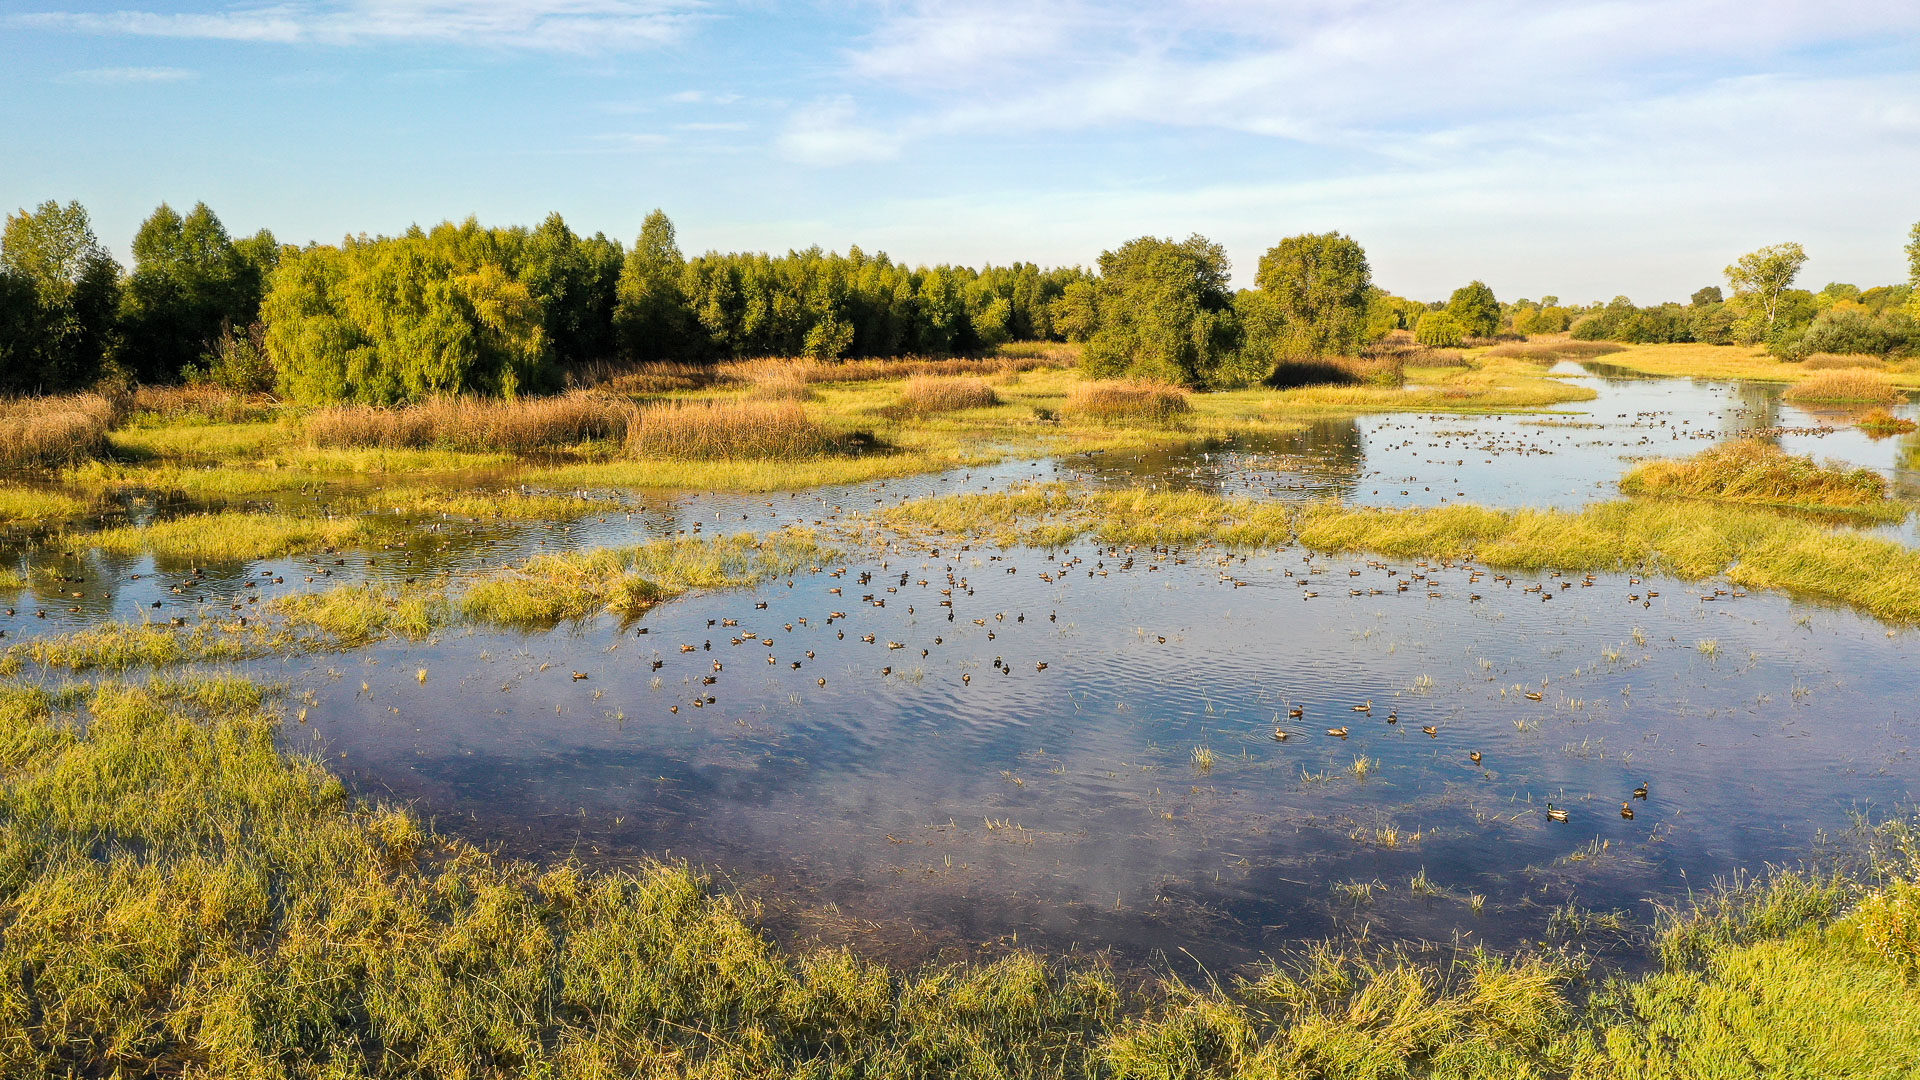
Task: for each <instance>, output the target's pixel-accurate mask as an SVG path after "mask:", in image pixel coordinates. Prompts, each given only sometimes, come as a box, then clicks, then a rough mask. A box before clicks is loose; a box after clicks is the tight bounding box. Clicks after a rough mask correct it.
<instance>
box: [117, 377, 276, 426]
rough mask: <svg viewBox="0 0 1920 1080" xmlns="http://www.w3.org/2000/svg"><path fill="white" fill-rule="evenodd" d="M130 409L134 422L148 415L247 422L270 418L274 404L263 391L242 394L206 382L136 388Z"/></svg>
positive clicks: (181, 418) (170, 419)
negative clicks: (261, 392)
mask: <svg viewBox="0 0 1920 1080" xmlns="http://www.w3.org/2000/svg"><path fill="white" fill-rule="evenodd" d="M130 407H131V410H132V413H133V415H134V418H135V420H136V421H137V420H138V419H140V418H141V417H149V418H152V419H155V420H164V421H183V420H186V421H200V422H204V423H221V424H250V423H256V422H258V421H261V420H266V419H270V418H271V417H272V416H273V415H274V413H275V411H276V410H277V408H278V405H277V403H276V402H275V401H274V400H273V399H272V398H271V397H268V396H267V395H265V394H249V393H242V392H240V391H237V390H228V389H226V388H225V387H220V386H213V385H211V384H207V383H190V384H187V385H184V386H140V387H135V388H134V391H133V399H132V404H131V406H130Z"/></svg>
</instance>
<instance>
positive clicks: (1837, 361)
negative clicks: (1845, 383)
mask: <svg viewBox="0 0 1920 1080" xmlns="http://www.w3.org/2000/svg"><path fill="white" fill-rule="evenodd" d="M1800 366H1801V367H1803V368H1806V369H1807V370H1808V371H1837V370H1843V369H1846V368H1864V369H1866V370H1868V371H1885V370H1886V369H1887V362H1886V361H1885V360H1883V359H1881V358H1880V357H1878V356H1860V355H1844V356H1843V355H1841V354H1839V353H1825V352H1817V353H1814V354H1813V355H1812V356H1809V357H1807V358H1806V359H1805V360H1802V361H1800Z"/></svg>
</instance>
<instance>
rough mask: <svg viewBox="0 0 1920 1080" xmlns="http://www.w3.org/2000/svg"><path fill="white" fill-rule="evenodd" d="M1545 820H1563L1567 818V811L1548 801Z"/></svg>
mask: <svg viewBox="0 0 1920 1080" xmlns="http://www.w3.org/2000/svg"><path fill="white" fill-rule="evenodd" d="M1547 820H1548V821H1559V822H1565V821H1566V820H1567V812H1566V811H1565V810H1562V809H1560V808H1559V807H1557V806H1555V805H1553V804H1552V803H1548V804H1547Z"/></svg>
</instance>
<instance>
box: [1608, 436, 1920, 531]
mask: <svg viewBox="0 0 1920 1080" xmlns="http://www.w3.org/2000/svg"><path fill="white" fill-rule="evenodd" d="M1620 490H1622V491H1624V492H1626V493H1628V494H1630V495H1649V496H1656V497H1663V498H1684V499H1712V500H1716V501H1720V502H1741V503H1755V504H1759V505H1762V506H1784V507H1797V508H1807V507H1817V508H1822V509H1844V510H1875V511H1885V512H1886V513H1887V514H1889V515H1890V516H1904V515H1905V510H1904V508H1901V507H1893V506H1889V505H1888V503H1887V481H1886V478H1884V477H1882V476H1881V475H1880V474H1879V473H1877V472H1874V471H1873V470H1872V469H1863V468H1849V467H1848V466H1845V465H1841V464H1837V463H1829V464H1826V465H1819V464H1816V463H1815V462H1814V460H1813V458H1812V457H1811V456H1807V457H1796V456H1794V455H1792V454H1789V453H1787V452H1786V451H1784V450H1781V449H1780V448H1779V447H1777V446H1774V445H1773V444H1771V443H1767V442H1762V441H1760V440H1758V439H1741V440H1738V441H1734V442H1728V443H1723V444H1721V445H1719V446H1716V447H1713V448H1712V449H1709V450H1706V451H1704V452H1702V453H1700V454H1697V455H1695V456H1694V457H1691V458H1688V459H1686V460H1684V461H1649V462H1645V463H1643V464H1640V465H1636V466H1634V467H1633V468H1632V469H1631V470H1629V471H1628V472H1627V474H1626V475H1625V476H1624V477H1622V478H1621V480H1620Z"/></svg>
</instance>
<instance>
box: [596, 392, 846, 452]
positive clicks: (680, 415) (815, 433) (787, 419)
mask: <svg viewBox="0 0 1920 1080" xmlns="http://www.w3.org/2000/svg"><path fill="white" fill-rule="evenodd" d="M832 448H833V440H832V439H831V438H829V437H828V435H827V433H826V431H825V430H823V429H822V428H821V427H820V426H819V425H818V424H816V423H814V422H813V421H812V420H810V419H808V417H807V411H806V410H805V409H803V408H801V407H800V405H799V404H797V403H795V402H766V401H680V402H662V403H660V404H658V405H649V406H647V407H646V408H644V409H641V410H640V412H639V415H638V416H637V418H636V419H635V421H634V423H633V424H632V425H630V426H629V427H628V429H627V450H628V451H629V452H630V453H632V454H633V455H634V456H636V457H646V458H674V459H680V460H709V459H723V460H724V459H735V458H781V457H806V456H810V455H814V454H822V453H825V452H827V451H828V450H830V449H832Z"/></svg>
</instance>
